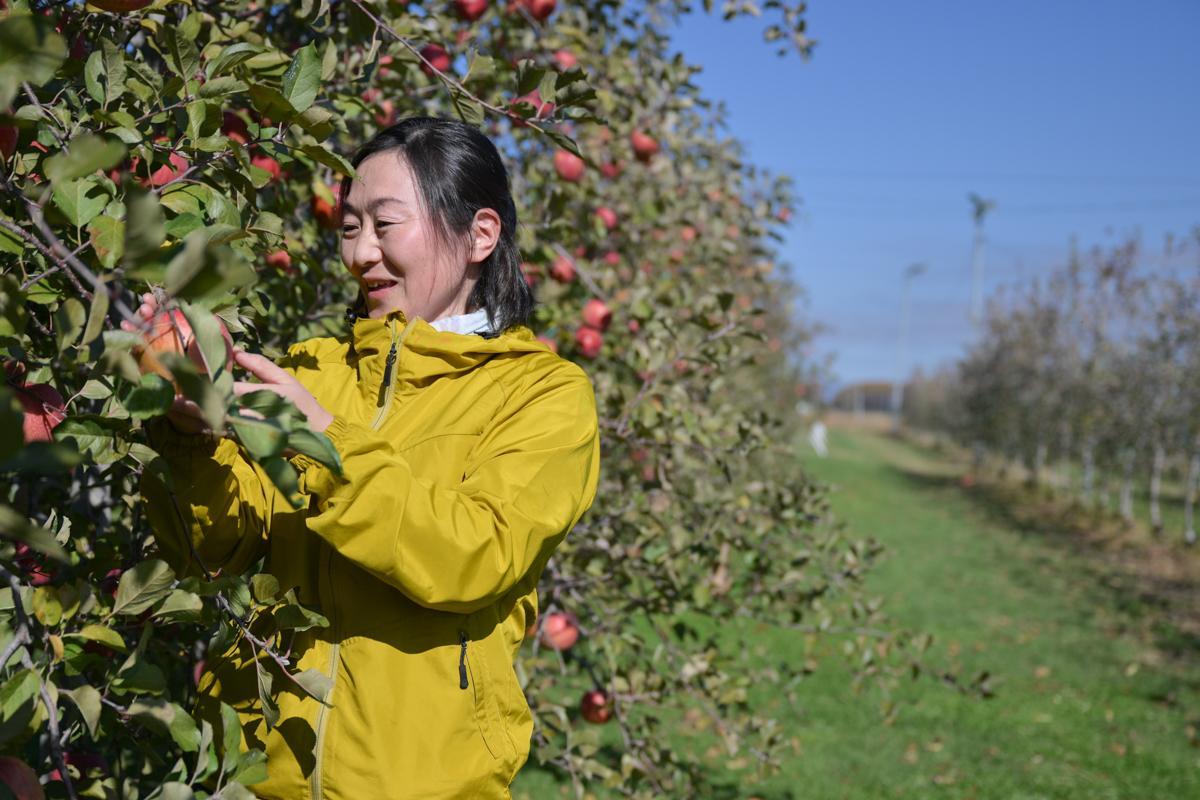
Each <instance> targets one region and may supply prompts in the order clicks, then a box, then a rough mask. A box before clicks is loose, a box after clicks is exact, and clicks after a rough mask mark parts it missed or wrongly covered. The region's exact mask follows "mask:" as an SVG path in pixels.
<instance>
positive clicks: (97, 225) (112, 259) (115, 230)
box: [88, 215, 125, 267]
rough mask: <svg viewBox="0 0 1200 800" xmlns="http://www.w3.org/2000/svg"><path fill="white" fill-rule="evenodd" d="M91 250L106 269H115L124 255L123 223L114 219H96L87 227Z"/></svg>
mask: <svg viewBox="0 0 1200 800" xmlns="http://www.w3.org/2000/svg"><path fill="white" fill-rule="evenodd" d="M88 233H89V234H90V235H91V240H92V249H94V250H95V251H96V257H97V258H98V259H100V263H101V264H103V265H104V266H106V267H115V266H116V265H117V262H118V261H120V260H121V256H123V255H124V254H125V222H124V220H119V219H117V218H116V217H110V216H108V215H103V216H99V217H96V218H95V219H94V220H92V223H91V224H90V225H89V226H88Z"/></svg>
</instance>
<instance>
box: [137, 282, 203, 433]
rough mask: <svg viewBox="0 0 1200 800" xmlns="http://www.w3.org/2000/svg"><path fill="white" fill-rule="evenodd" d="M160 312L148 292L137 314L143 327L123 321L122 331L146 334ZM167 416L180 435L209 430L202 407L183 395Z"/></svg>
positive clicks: (153, 298) (176, 400)
mask: <svg viewBox="0 0 1200 800" xmlns="http://www.w3.org/2000/svg"><path fill="white" fill-rule="evenodd" d="M158 311H159V302H158V298H157V297H155V296H154V295H153V294H152V293H150V292H146V293H145V294H144V295H142V304H141V305H140V306H138V308H137V312H136V313H137V315H138V317H140V318H141V320H142V324H141V326H138V325H135V324H134V323H132V322H128V321H123V322H122V323H121V329H122V330H125V331H129V332H130V333H145V332H146V330H147V329H148V328H149V326H150V321H151V320H153V319H154V317H155V316H156V315H157V314H158ZM166 416H167V421H169V422H170V423H171V427H172V428H174V429H175V430H177V431H179V432H180V433H205V432H206V431H208V430H209V427H208V423H206V422H205V421H204V414H202V413H201V411H200V406H198V405H196V404H195V403H194V402H192V401H191V400H189V399H187V398H186V397H184V396H183V395H182V394H178V393H176V395H175V401H174V402H173V403H172V404H171V408H170V410H169V411H167V414H166Z"/></svg>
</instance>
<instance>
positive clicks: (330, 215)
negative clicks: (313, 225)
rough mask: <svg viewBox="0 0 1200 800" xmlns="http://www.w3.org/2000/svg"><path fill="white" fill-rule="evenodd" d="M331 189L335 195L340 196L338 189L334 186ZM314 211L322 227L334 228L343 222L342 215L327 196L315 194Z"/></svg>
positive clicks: (314, 215) (313, 200) (313, 199)
mask: <svg viewBox="0 0 1200 800" xmlns="http://www.w3.org/2000/svg"><path fill="white" fill-rule="evenodd" d="M330 190H331V191H332V192H333V196H334V197H337V196H338V190H336V189H333V188H332V187H330ZM312 212H313V217H314V218H315V219H316V220H317V224H318V225H320V226H321V227H322V228H329V229H331V230H332V229H334V228H337V227H338V226H339V225H341V224H342V220H341V215H340V214H339V213H338V211H337V209H336V208H335V207H334V205H333V204H332V203H330V202H329V201H328V200H326V199H325V198H323V197H318V196H317V195H315V194H314V195H313V198H312Z"/></svg>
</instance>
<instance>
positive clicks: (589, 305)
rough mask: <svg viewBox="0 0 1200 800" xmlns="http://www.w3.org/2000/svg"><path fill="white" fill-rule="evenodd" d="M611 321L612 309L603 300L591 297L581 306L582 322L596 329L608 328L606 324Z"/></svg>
mask: <svg viewBox="0 0 1200 800" xmlns="http://www.w3.org/2000/svg"><path fill="white" fill-rule="evenodd" d="M610 322H612V309H610V308H609V307H608V305H607V304H606V303H605V302H604V301H603V300H597V299H596V298H594V297H593V298H592V299H591V300H588V301H587V302H586V303H585V304H584V306H583V323H584V324H585V325H590V326H591V327H593V328H595V329H596V330H598V331H604V330H607V329H608V324H609V323H610Z"/></svg>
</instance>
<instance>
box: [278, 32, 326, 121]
mask: <svg viewBox="0 0 1200 800" xmlns="http://www.w3.org/2000/svg"><path fill="white" fill-rule="evenodd" d="M282 84H283V96H284V97H286V98H287V100H288V102H289V103H291V104H292V108H294V109H295V110H296V112H297V113H299V112H302V111H304V110H305V109H306V108H308V107H309V106H311V105H312V104H313V101H314V100H316V99H317V93H318V91H320V88H321V56H320V55H318V53H317V46H316V43H314V42H309V43H308V44H306V45H305V46H304V47H301V48H300V49H299V50H297V51H296V52H295V53H292V63H291V64H290V65H289V66H288V68H287V72H285V73H283V81H282Z"/></svg>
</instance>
